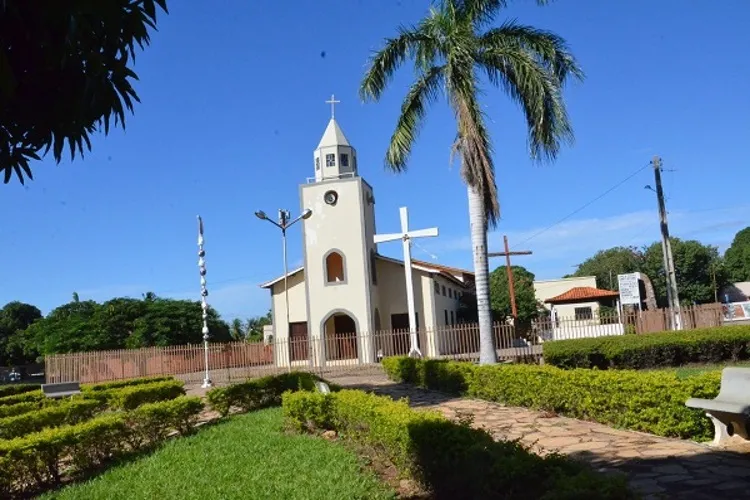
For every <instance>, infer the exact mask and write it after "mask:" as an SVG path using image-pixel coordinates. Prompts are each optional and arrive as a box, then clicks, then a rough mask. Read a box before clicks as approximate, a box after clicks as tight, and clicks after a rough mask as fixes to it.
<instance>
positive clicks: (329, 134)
mask: <svg viewBox="0 0 750 500" xmlns="http://www.w3.org/2000/svg"><path fill="white" fill-rule="evenodd" d="M313 165H314V167H313V168H314V173H315V175H314V177H311V178H309V179H308V180H307V182H306V183H304V184H302V185H301V186H300V188H299V193H300V206H301V210H302V213H304V212H305V211H306V210H310V211H311V212H312V213H311V214H310V216H309V217H307V218H304V219H302V221H301V223H302V241H303V255H304V260H303V266H302V267H300V268H298V269H293V270H290V271H289V273H288V274H287V276H286V277H285V276H281V277H278V278H276V279H273V280H271V281H268V282H266V283H263V284H261V285H260V286H261V287H262V288H265V289H268V290H270V294H271V304H272V307H271V310H272V317H273V325H272V333H271V335H273V342H274V343H275V344H276V349H275V351H276V354H275V356H276V360H275V362H276V364H277V365H279V366H290V365H291V366H294V365H295V364H304V365H307V364H313V365H315V366H322V365H325V364H326V363H331V364H335V363H337V362H338V363H343V362H349V363H351V362H360V363H372V362H375V361H376V360H377V359H378V358H379V357H381V356H384V355H393V354H407V353H408V352H409V348H410V340H411V343H412V344H413V342H415V341H416V343H417V345H418V348H419V349H420V353H421V354H423V355H426V356H435V355H439V353H440V350H441V346H440V339H439V338H435V333H434V332H435V329H439V328H441V327H445V326H448V325H453V324H455V323H456V321H457V315H458V309H459V299H460V297H461V295H462V294H464V293H467V292H469V289H468V288H467V284H470V283H471V282H473V279H474V275H473V273H472V272H470V271H466V270H463V269H457V268H453V267H447V266H442V265H436V264H431V263H429V262H424V261H420V260H414V259H411V257H410V250H409V248H410V245H411V241H410V239H411V238H414V237H418V236H437V229H436V228H433V229H432V230H421V231H419V230H418V231H411V230H409V229H408V215H407V212H406V209H405V208H402V209H401V232H400V233H394V234H385V235H378V234H377V232H376V224H375V193H374V190H373V188H372V186H370V184H368V183H367V181H365V180H364V179H363V178H362V177H361V176H360V175H359V164H358V161H357V151H356V149H355V148H354V147H353V146H352V145H351V144H350V143H349V141H348V140H347V138H346V136H345V135H344V132H343V131H342V129H341V127H340V126H339V124H338V123H337V121H336V119H335V117H334V115H333V113H332V116H331V120H330V121H329V123H328V126H327V127H326V129H325V132H324V133H323V137H322V138H321V139H320V142H319V144H318V146H317V148H315V151H314V153H313ZM394 215H395V214H394ZM394 220H396V219H395V217H394ZM428 233H429V234H428ZM387 241H392V242H393V243H384V242H387ZM378 242H380V244H381V245H382V244H392V245H394V246H395V245H396V244H397V243H398V242H401V243H402V244H403V246H404V255H405V257H404V258H405V260H407V261H409V262H410V269H409V270H410V271H411V272H410V273H409V272H406V271H407V269H405V265H404V261H402V260H397V259H392V258H389V257H385V256H383V255H381V254H380V253H379V252H378ZM409 275H411V276H410V277H411V284H412V286H411V287H409V286H407V284H408V276H409ZM285 282H286V283H287V285H288V287H289V289H288V290H285V289H284V284H285ZM287 292H288V293H287ZM286 297H288V301H289V304H288V310H287V304H286ZM409 299H412V300H409ZM410 304H411V305H412V307H411V308H410V307H409V305H410ZM410 309H411V317H412V318H414V320H413V322H412V321H410ZM287 314H288V321H287ZM412 323H414V324H412ZM410 326H411V327H413V328H412V336H411V337H410V334H409V329H410ZM416 331H419V334H418V335H417V333H416ZM378 332H388V333H378ZM393 332H398V333H393ZM311 341H312V342H311Z"/></svg>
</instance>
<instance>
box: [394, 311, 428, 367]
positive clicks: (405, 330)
mask: <svg viewBox="0 0 750 500" xmlns="http://www.w3.org/2000/svg"><path fill="white" fill-rule="evenodd" d="M416 317H417V330H418V329H419V313H417V314H416ZM391 330H392V332H393V334H392V336H391V337H392V342H391V350H392V351H391V353H389V354H388V355H389V356H402V355H406V354H409V314H408V313H401V314H391ZM417 347H419V348H420V349H421V348H422V335H421V332H420V334H419V335H417Z"/></svg>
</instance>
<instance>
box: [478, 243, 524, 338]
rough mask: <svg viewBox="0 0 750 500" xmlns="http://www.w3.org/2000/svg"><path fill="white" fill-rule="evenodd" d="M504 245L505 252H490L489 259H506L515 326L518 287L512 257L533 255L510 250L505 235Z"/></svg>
mask: <svg viewBox="0 0 750 500" xmlns="http://www.w3.org/2000/svg"><path fill="white" fill-rule="evenodd" d="M503 243H504V244H505V251H504V252H489V253H488V254H487V256H488V257H505V270H506V272H507V273H508V293H509V294H510V310H511V314H512V316H513V324H515V322H516V319H518V309H517V308H516V286H515V284H514V283H513V268H512V267H510V256H511V255H531V250H518V251H516V252H511V251H510V248H508V237H507V236H506V235H503Z"/></svg>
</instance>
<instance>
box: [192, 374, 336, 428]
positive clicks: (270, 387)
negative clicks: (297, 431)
mask: <svg viewBox="0 0 750 500" xmlns="http://www.w3.org/2000/svg"><path fill="white" fill-rule="evenodd" d="M319 380H322V379H320V378H319V377H317V376H316V375H312V374H310V373H306V372H291V373H282V374H280V375H269V376H267V377H262V378H258V379H253V380H248V381H247V382H242V383H239V384H232V385H229V386H226V387H214V388H213V389H211V390H210V391H208V393H207V394H206V400H207V401H208V404H209V405H211V408H213V409H214V410H215V411H217V412H219V413H220V414H221V416H222V417H226V416H227V415H229V412H230V410H231V409H232V408H239V409H240V410H241V411H243V412H248V411H252V410H258V409H260V408H268V407H269V406H278V405H280V404H281V395H282V394H283V393H284V392H286V391H298V390H305V391H312V390H314V389H315V382H317V381H319ZM333 389H334V388H333V387H332V388H331V390H333Z"/></svg>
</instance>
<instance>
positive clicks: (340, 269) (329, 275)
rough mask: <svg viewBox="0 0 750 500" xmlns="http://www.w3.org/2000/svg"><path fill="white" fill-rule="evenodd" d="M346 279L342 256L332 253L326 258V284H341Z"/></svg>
mask: <svg viewBox="0 0 750 500" xmlns="http://www.w3.org/2000/svg"><path fill="white" fill-rule="evenodd" d="M345 279H346V275H345V272H344V256H343V255H341V254H340V253H338V252H336V251H333V252H331V253H329V254H328V256H326V282H327V283H343V282H344V281H345Z"/></svg>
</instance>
